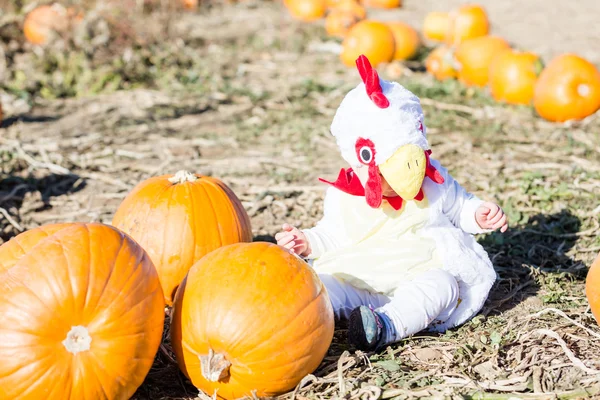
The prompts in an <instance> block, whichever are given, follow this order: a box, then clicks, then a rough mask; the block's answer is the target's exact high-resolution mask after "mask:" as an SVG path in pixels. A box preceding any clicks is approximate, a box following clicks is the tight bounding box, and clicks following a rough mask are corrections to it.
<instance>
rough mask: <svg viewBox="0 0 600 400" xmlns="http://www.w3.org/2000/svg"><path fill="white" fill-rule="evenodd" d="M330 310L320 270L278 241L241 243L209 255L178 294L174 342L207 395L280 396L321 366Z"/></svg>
mask: <svg viewBox="0 0 600 400" xmlns="http://www.w3.org/2000/svg"><path fill="white" fill-rule="evenodd" d="M333 329H334V320H333V309H332V307H331V303H330V300H329V297H328V295H327V292H326V290H325V288H324V286H323V284H322V282H321V281H320V280H319V278H318V276H317V275H316V274H315V272H314V271H313V270H312V268H310V267H309V266H308V264H306V263H305V262H304V261H302V260H300V259H299V258H297V257H296V256H294V255H292V254H290V253H289V252H288V251H286V250H285V249H283V248H282V247H279V246H277V245H275V244H271V243H266V242H255V243H238V244H233V245H230V246H226V247H222V248H220V249H217V250H215V251H213V252H212V253H210V254H208V255H207V256H206V257H204V258H203V259H202V260H200V261H198V263H197V264H196V265H194V266H193V267H192V269H191V270H190V272H189V274H188V275H187V277H186V279H185V280H184V282H183V283H182V284H181V286H180V287H179V289H178V291H177V296H176V298H175V304H174V307H173V315H172V322H171V343H172V345H173V350H174V351H175V354H176V356H177V362H178V363H179V366H180V368H181V370H182V371H183V372H184V373H185V374H186V376H188V377H189V379H190V380H191V381H192V383H193V384H194V385H195V386H196V387H198V388H199V389H201V390H203V391H204V392H205V393H206V394H208V395H210V396H212V395H213V393H215V391H216V394H217V396H219V397H221V398H225V399H233V398H240V397H243V396H251V395H252V393H253V392H254V391H255V393H254V394H255V395H256V396H258V397H267V396H275V395H277V394H281V393H284V392H287V391H289V390H290V389H293V388H294V387H295V386H296V385H297V384H298V383H299V382H300V380H301V379H302V378H304V377H305V376H306V375H307V374H309V373H312V372H313V371H314V370H315V369H316V368H317V367H318V366H319V364H320V363H321V361H322V360H323V357H324V356H325V354H326V353H327V349H328V348H329V345H330V344H331V340H332V338H333Z"/></svg>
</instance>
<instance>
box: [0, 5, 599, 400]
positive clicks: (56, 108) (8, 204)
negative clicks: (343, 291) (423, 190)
mask: <svg viewBox="0 0 600 400" xmlns="http://www.w3.org/2000/svg"><path fill="white" fill-rule="evenodd" d="M149 18H154V17H149ZM156 18H158V17H156ZM242 19H246V20H247V21H251V22H246V23H241V21H242ZM9 25H10V24H9ZM9 28H10V29H9ZM13 28H14V26H13V27H12V28H11V27H10V26H8V25H4V26H3V27H0V36H2V35H9V36H10V35H13V36H10V37H11V38H12V37H14V35H16V33H15V31H14V29H13ZM170 29H171V32H172V33H171V35H172V36H170V38H167V39H164V40H162V41H159V42H158V43H156V42H154V41H153V40H149V42H148V44H147V45H144V46H141V45H134V44H128V45H122V46H120V47H119V48H118V49H117V50H118V52H117V53H116V54H117V55H120V56H113V57H106V55H104V56H103V57H100V56H99V55H94V54H85V52H84V51H83V50H81V49H78V48H77V47H76V46H75V47H68V48H69V51H68V53H67V54H69V56H68V57H67V59H68V60H70V61H68V62H67V61H65V62H63V63H62V64H61V63H60V62H58V63H57V62H56V59H57V57H59V56H58V52H59V50H58V49H54V50H52V49H49V50H45V51H44V52H41V53H39V52H37V53H36V52H35V51H33V50H32V49H31V48H29V47H28V46H27V45H25V44H22V43H20V42H19V40H17V39H12V40H14V43H17V44H13V45H12V46H13V47H10V46H11V45H7V46H4V47H3V50H4V53H5V54H6V55H7V56H6V57H5V59H6V64H7V69H8V71H7V75H8V79H6V80H5V81H4V83H3V84H2V85H0V86H1V87H2V89H3V90H2V91H0V96H1V97H0V101H2V103H3V105H4V108H5V111H6V112H7V114H8V118H7V119H6V120H5V121H4V123H3V127H2V128H0V157H1V158H0V160H2V163H1V170H0V174H1V175H0V177H1V178H2V180H1V181H0V237H1V239H2V240H8V239H9V238H10V237H12V236H14V235H15V234H18V233H19V232H21V231H23V230H25V229H29V228H33V227H35V226H38V225H40V224H47V223H52V222H62V221H100V222H105V223H110V221H111V218H112V215H113V213H114V211H115V209H116V207H117V206H118V204H119V202H120V201H121V200H122V198H123V197H124V196H125V195H126V193H127V192H128V191H129V190H130V189H131V188H132V187H133V186H134V185H135V184H136V183H137V182H139V181H140V180H141V179H144V178H147V177H149V176H152V175H156V174H159V173H167V172H174V171H176V170H178V169H183V168H185V169H189V170H193V171H195V172H199V173H204V174H212V175H215V176H218V177H220V178H222V179H224V180H225V181H226V182H227V183H228V184H229V185H230V186H231V187H232V188H233V189H234V191H235V192H236V193H237V194H238V195H239V197H240V198H241V199H242V201H243V203H244V205H245V207H246V209H247V210H248V212H249V214H250V216H251V218H252V223H253V228H254V234H255V236H256V239H257V240H272V235H274V234H275V233H276V232H277V230H278V229H279V227H280V225H281V224H282V223H283V222H286V221H287V222H290V223H292V224H295V225H298V226H301V227H309V226H311V225H313V224H314V223H315V222H316V221H317V220H318V219H319V218H320V216H321V211H322V200H323V194H324V187H323V186H321V185H319V184H318V182H317V180H316V178H317V177H319V176H324V177H334V176H335V175H336V172H337V170H338V168H339V167H340V166H342V165H343V164H342V160H341V158H340V157H339V154H338V152H337V148H336V146H335V143H334V141H333V140H332V138H331V137H330V136H329V134H328V126H329V123H330V121H331V118H332V116H333V113H334V112H335V108H336V106H337V104H339V101H340V100H341V98H342V97H343V95H344V94H345V92H346V91H347V90H348V89H350V88H351V87H353V86H354V85H355V84H356V83H357V79H358V76H357V74H356V73H355V71H353V70H347V69H345V68H344V67H342V66H341V65H340V63H339V62H338V60H337V56H336V55H335V54H332V53H329V52H327V51H323V50H322V49H323V48H325V49H327V46H323V43H326V39H325V38H324V36H323V33H322V30H321V28H320V27H319V26H318V25H316V26H313V25H300V24H296V23H293V22H290V21H289V20H288V18H287V16H285V14H283V13H282V12H281V10H280V9H279V8H278V7H277V6H274V5H270V4H268V3H259V4H256V3H247V4H239V5H228V6H225V7H213V8H211V9H208V10H202V11H201V12H199V13H198V14H188V15H184V16H179V17H178V18H176V19H175V21H174V22H172V25H171V27H170ZM2 37H6V36H2ZM5 43H8V42H6V41H5ZM315 44H317V45H318V44H320V46H317V45H315ZM63 61H64V60H63ZM25 66H26V67H27V68H25ZM394 67H398V66H394ZM396 70H398V68H395V69H394V68H389V69H386V70H384V71H383V73H382V75H383V76H384V77H386V78H389V77H391V76H392V75H391V74H393V73H394V71H396ZM23 74H24V75H23ZM24 76H25V77H24ZM69 76H70V77H71V78H69V79H70V80H69V79H65V77H69ZM398 79H399V80H400V81H401V82H402V83H404V84H405V85H407V86H408V87H409V88H410V89H412V90H414V91H415V92H416V93H417V94H418V95H420V96H421V97H422V98H423V104H424V108H425V112H426V118H427V124H428V128H429V134H430V142H431V144H432V147H433V151H434V156H435V157H436V158H438V159H440V160H442V162H443V163H444V164H445V165H446V166H448V167H449V168H450V170H451V172H452V173H453V174H454V176H455V177H456V178H457V179H458V180H459V182H461V183H462V184H463V185H464V186H465V187H466V188H468V189H469V190H470V191H472V192H474V193H476V194H477V195H479V196H481V197H483V198H486V199H490V200H494V201H497V202H499V204H501V205H502V206H503V207H504V209H505V210H506V212H507V213H508V214H509V216H510V219H511V223H510V230H509V231H508V232H507V233H506V234H499V233H494V234H490V235H486V236H482V237H480V238H479V240H480V242H481V243H482V244H483V245H484V246H485V248H486V249H487V251H488V252H489V254H490V256H491V258H492V259H493V261H494V265H495V267H496V270H497V271H498V274H499V277H500V279H499V280H498V282H497V284H496V285H495V287H494V289H493V291H492V294H491V296H490V299H489V301H488V302H487V303H486V306H485V308H484V310H483V311H482V313H481V315H479V316H477V317H476V318H474V319H473V320H472V321H470V322H469V323H467V324H465V325H464V326H462V327H460V328H458V329H454V330H451V331H449V332H447V333H446V334H444V335H429V336H422V337H421V336H420V337H414V338H410V339H407V340H405V341H403V342H402V343H399V344H398V345H395V346H392V347H389V348H388V349H386V350H385V351H383V352H381V353H379V354H362V353H356V352H354V350H353V349H351V348H348V347H347V345H346V341H345V331H344V329H343V326H340V327H338V330H337V331H336V337H335V340H334V343H333V344H332V346H331V349H330V351H329V354H328V355H327V357H326V358H325V360H324V361H323V364H322V366H321V367H320V368H319V369H318V370H317V371H316V372H315V374H314V376H309V377H307V378H306V379H305V380H304V381H303V383H302V384H301V385H300V386H299V387H298V388H297V389H296V391H294V393H290V394H287V395H285V396H283V397H285V398H290V399H291V398H296V399H302V398H311V399H313V398H340V397H345V398H352V399H355V398H356V399H358V398H361V399H377V398H381V399H391V398H420V397H426V398H473V399H476V398H480V399H505V398H506V399H508V398H535V399H550V398H589V397H593V396H594V395H595V394H596V393H598V392H600V361H598V360H600V341H599V340H598V339H599V337H600V329H598V326H597V324H596V323H595V321H594V319H593V317H592V315H591V313H590V312H589V309H588V305H587V302H586V299H585V294H584V289H583V288H584V279H585V274H586V272H587V266H589V264H590V262H591V261H592V259H593V257H594V256H595V255H596V254H597V253H598V252H599V251H600V235H599V233H600V228H599V224H600V222H599V214H600V207H598V200H597V198H598V197H597V196H598V193H599V192H600V163H598V159H599V156H600V138H599V136H598V132H599V128H600V122H599V120H598V119H597V117H596V116H593V117H590V118H588V119H587V120H585V121H583V122H580V123H577V124H568V125H556V124H549V123H546V122H544V121H542V120H540V119H538V118H536V117H535V116H534V114H533V112H532V110H530V109H529V108H512V107H502V106H499V105H496V104H493V103H492V102H491V101H490V100H489V99H488V97H487V96H486V95H485V93H482V92H480V91H472V90H465V89H463V88H461V87H460V86H459V85H456V84H453V83H449V84H439V83H436V82H433V81H432V80H431V79H430V78H428V77H427V76H424V75H423V74H422V73H420V72H418V71H417V72H415V71H410V70H405V71H404V76H402V77H400V78H398ZM94 82H96V83H97V82H104V83H103V84H96V85H95V86H94V85H93V84H94ZM107 82H108V83H107ZM111 82H112V83H111ZM90 88H93V90H91V89H90ZM166 328H167V329H166V331H165V344H164V345H163V347H162V348H161V351H160V352H159V354H158V355H157V358H156V362H155V365H154V367H153V369H152V370H151V372H150V374H149V375H148V378H147V379H146V382H145V383H144V385H143V386H142V387H141V388H140V389H139V390H138V392H137V393H136V395H135V397H134V398H135V399H191V398H195V397H196V396H197V391H196V390H195V389H194V388H193V386H192V385H190V383H189V382H187V381H186V379H185V378H184V377H183V376H182V374H181V373H180V372H179V371H178V368H177V366H176V365H175V363H174V361H173V354H172V353H171V351H170V348H169V344H168V326H167V327H166Z"/></svg>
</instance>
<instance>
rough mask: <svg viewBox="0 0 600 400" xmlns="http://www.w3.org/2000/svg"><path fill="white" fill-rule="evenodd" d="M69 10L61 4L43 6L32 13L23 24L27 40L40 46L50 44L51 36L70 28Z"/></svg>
mask: <svg viewBox="0 0 600 400" xmlns="http://www.w3.org/2000/svg"><path fill="white" fill-rule="evenodd" d="M68 24H69V17H68V13H67V9H65V8H64V7H63V6H61V5H60V4H57V3H55V4H52V5H48V4H45V5H41V6H39V7H37V8H35V9H34V10H33V11H31V12H30V13H29V14H28V15H27V17H26V18H25V22H24V23H23V34H24V35H25V38H26V39H27V40H28V41H29V42H31V43H33V44H38V45H43V44H46V43H47V42H48V40H49V39H50V37H51V35H55V34H60V33H61V32H64V31H65V29H66V28H67V27H68Z"/></svg>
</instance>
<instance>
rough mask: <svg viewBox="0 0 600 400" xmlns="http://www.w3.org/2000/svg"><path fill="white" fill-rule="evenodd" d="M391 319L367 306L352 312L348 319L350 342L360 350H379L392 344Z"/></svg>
mask: <svg viewBox="0 0 600 400" xmlns="http://www.w3.org/2000/svg"><path fill="white" fill-rule="evenodd" d="M392 334H393V328H392V324H391V321H390V320H389V318H388V317H387V316H386V315H385V314H383V313H379V312H377V311H375V310H373V309H371V308H369V307H367V306H360V307H357V308H355V309H354V310H352V312H351V313H350V317H349V318H348V341H349V342H350V344H352V345H354V347H356V348H357V349H358V350H362V351H372V350H379V349H380V348H382V347H383V346H385V345H387V344H389V343H391V342H392Z"/></svg>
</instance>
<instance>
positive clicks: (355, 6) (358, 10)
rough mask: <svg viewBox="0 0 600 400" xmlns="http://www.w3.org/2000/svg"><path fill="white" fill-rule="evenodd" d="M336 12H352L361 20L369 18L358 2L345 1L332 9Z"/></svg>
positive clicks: (354, 0) (353, 0) (352, 0)
mask: <svg viewBox="0 0 600 400" xmlns="http://www.w3.org/2000/svg"><path fill="white" fill-rule="evenodd" d="M334 10H342V11H348V12H351V13H353V14H354V15H356V16H357V17H358V19H359V20H363V19H365V18H367V10H366V9H365V8H364V7H363V6H362V5H361V4H360V3H359V2H357V1H356V0H344V1H342V2H340V3H338V4H337V5H336V6H335V7H332V8H331V11H334Z"/></svg>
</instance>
